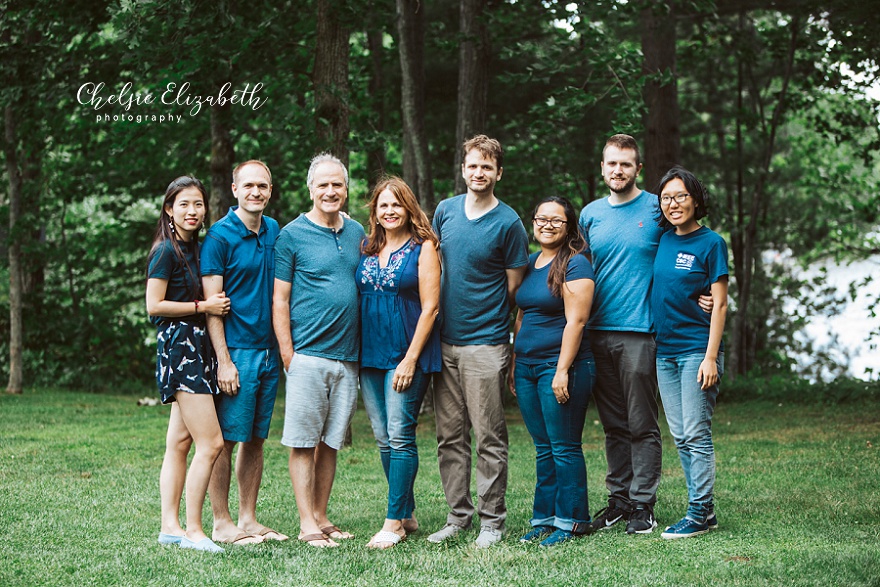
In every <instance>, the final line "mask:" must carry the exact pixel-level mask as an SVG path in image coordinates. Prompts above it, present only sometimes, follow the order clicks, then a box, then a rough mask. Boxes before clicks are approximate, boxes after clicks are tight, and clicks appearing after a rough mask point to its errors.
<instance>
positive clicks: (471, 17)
mask: <svg viewBox="0 0 880 587" xmlns="http://www.w3.org/2000/svg"><path fill="white" fill-rule="evenodd" d="M483 5H484V2H483V1H482V0H461V2H460V4H459V16H458V26H459V33H460V35H461V42H460V43H459V45H458V115H457V121H456V125H455V141H456V143H455V161H454V165H453V170H452V172H453V177H455V193H456V194H461V193H464V191H465V189H466V186H465V183H464V178H463V177H462V176H461V164H462V154H461V145H462V143H464V142H465V141H466V140H468V139H469V138H471V137H472V136H474V135H476V134H480V133H485V132H486V116H487V112H486V111H487V103H488V100H489V61H490V59H491V57H492V53H491V48H490V46H489V29H488V27H487V26H486V22H485V20H484V19H483Z"/></svg>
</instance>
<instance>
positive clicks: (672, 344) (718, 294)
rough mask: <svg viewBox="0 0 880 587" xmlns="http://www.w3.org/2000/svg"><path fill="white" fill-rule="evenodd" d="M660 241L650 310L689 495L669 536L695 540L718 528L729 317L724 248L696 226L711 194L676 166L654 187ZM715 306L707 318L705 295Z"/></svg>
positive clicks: (665, 398) (663, 388)
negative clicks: (700, 301)
mask: <svg viewBox="0 0 880 587" xmlns="http://www.w3.org/2000/svg"><path fill="white" fill-rule="evenodd" d="M656 191H657V193H658V194H660V195H659V196H658V198H659V200H660V212H661V218H660V226H661V227H663V228H672V229H673V230H667V231H666V232H665V233H664V234H663V236H662V237H661V238H660V245H659V248H658V249H657V256H656V257H655V260H654V285H653V288H652V293H651V307H652V310H653V312H654V328H655V329H656V335H657V379H658V382H659V384H660V397H661V398H662V400H663V409H664V412H665V413H666V421H667V422H668V423H669V430H670V432H671V433H672V436H673V437H674V438H675V445H676V447H677V448H678V455H679V458H680V459H681V466H682V468H683V469H684V478H685V482H686V483H687V490H688V509H687V513H686V514H685V516H684V517H683V518H682V519H681V520H680V521H679V522H677V523H676V524H673V525H672V526H669V527H668V528H666V530H665V531H664V532H663V534H662V536H663V538H666V539H674V538H688V537H691V536H698V535H700V534H704V533H706V532H708V531H709V529H711V528H715V527H716V526H717V525H718V519H717V518H716V516H715V504H714V501H713V491H714V486H715V448H714V445H713V443H712V413H713V412H714V411H715V402H716V399H717V397H718V385H719V382H720V381H721V374H722V372H723V362H724V353H723V351H724V347H723V345H722V342H721V335H722V333H723V331H724V320H725V318H726V315H727V276H728V270H727V245H726V244H725V242H724V239H723V238H721V237H720V236H719V235H718V234H716V233H714V232H712V231H711V230H709V229H708V228H706V227H705V226H701V225H700V223H699V222H698V221H699V220H700V219H701V218H703V217H704V216H705V215H706V200H707V197H706V191H705V189H704V188H703V185H702V184H701V183H700V181H699V180H698V179H697V178H696V177H695V176H694V175H693V174H692V173H691V172H690V171H688V170H686V169H683V168H681V167H673V168H672V169H670V170H669V171H668V172H667V173H666V175H665V176H664V177H663V179H662V180H660V186H659V189H657V190H656ZM710 294H711V296H712V300H713V302H714V306H713V308H712V313H711V314H707V313H706V312H704V311H703V310H701V309H700V307H699V306H698V305H697V303H696V302H697V298H698V297H699V296H700V295H710Z"/></svg>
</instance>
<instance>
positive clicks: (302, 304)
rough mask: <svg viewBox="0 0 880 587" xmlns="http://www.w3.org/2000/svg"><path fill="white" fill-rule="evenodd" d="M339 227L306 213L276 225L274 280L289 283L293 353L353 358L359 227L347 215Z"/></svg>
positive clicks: (361, 233) (355, 350)
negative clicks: (278, 230) (321, 222)
mask: <svg viewBox="0 0 880 587" xmlns="http://www.w3.org/2000/svg"><path fill="white" fill-rule="evenodd" d="M343 220H344V222H343V226H342V228H340V229H338V230H337V229H333V228H326V227H323V226H318V225H317V224H315V223H314V222H312V221H311V220H309V219H308V218H307V217H306V215H305V214H300V215H299V217H297V218H296V219H295V220H293V221H292V222H290V223H289V224H288V225H287V226H285V227H284V228H282V229H281V234H279V235H278V240H277V241H276V242H275V278H276V279H280V280H282V281H286V282H288V283H290V284H291V291H290V334H291V337H292V338H293V348H294V351H295V352H297V353H301V354H303V355H310V356H314V357H323V358H325V359H335V360H337V361H357V360H358V355H359V352H360V311H359V305H358V289H357V285H356V283H355V271H357V267H358V263H359V262H360V259H361V243H362V242H363V241H364V238H365V235H364V228H363V227H362V226H361V225H360V224H359V223H357V222H356V221H354V220H352V219H350V218H344V219H343Z"/></svg>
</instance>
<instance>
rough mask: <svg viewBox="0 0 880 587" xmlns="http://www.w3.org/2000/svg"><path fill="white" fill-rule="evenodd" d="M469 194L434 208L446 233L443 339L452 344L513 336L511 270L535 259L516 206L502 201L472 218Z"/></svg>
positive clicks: (437, 228) (490, 341)
mask: <svg viewBox="0 0 880 587" xmlns="http://www.w3.org/2000/svg"><path fill="white" fill-rule="evenodd" d="M465 198H466V195H465V194H462V195H460V196H455V197H452V198H449V199H448V200H443V201H442V202H440V204H439V205H438V206H437V210H436V211H435V212H434V232H436V233H437V235H438V236H439V237H440V254H441V259H442V260H443V273H442V277H441V283H440V338H441V340H442V341H443V342H445V343H447V344H454V345H462V346H467V345H478V344H504V343H506V342H509V341H510V303H511V302H512V300H508V299H507V271H506V270H507V269H515V268H517V267H522V266H523V265H525V264H526V263H528V262H529V250H528V245H529V237H528V235H526V229H525V228H524V227H523V224H522V221H521V220H520V219H519V216H517V214H516V212H514V211H513V208H511V207H510V206H508V205H507V204H505V203H503V202H498V205H497V206H495V208H493V209H492V210H490V211H489V212H486V213H485V214H483V215H482V216H480V217H479V218H474V219H473V220H469V219H468V217H467V215H466V214H465V211H464V204H465Z"/></svg>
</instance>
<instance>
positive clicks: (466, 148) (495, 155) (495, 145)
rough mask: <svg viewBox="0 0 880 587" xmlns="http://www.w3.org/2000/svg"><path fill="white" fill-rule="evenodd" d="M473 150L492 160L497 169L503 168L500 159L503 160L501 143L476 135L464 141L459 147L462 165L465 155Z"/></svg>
mask: <svg viewBox="0 0 880 587" xmlns="http://www.w3.org/2000/svg"><path fill="white" fill-rule="evenodd" d="M474 149H476V150H478V151H479V152H480V154H482V155H483V157H486V158H492V159H494V160H495V165H497V166H498V169H501V168H502V167H503V165H502V159H503V158H504V151H503V150H502V149H501V143H499V142H498V141H497V140H496V139H491V138H489V137H487V136H486V135H477V136H475V137H473V138H471V139H468V140H466V141H465V142H464V144H463V145H462V146H461V161H462V163H464V160H465V159H466V158H467V154H468V153H470V152H471V151H473V150H474Z"/></svg>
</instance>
